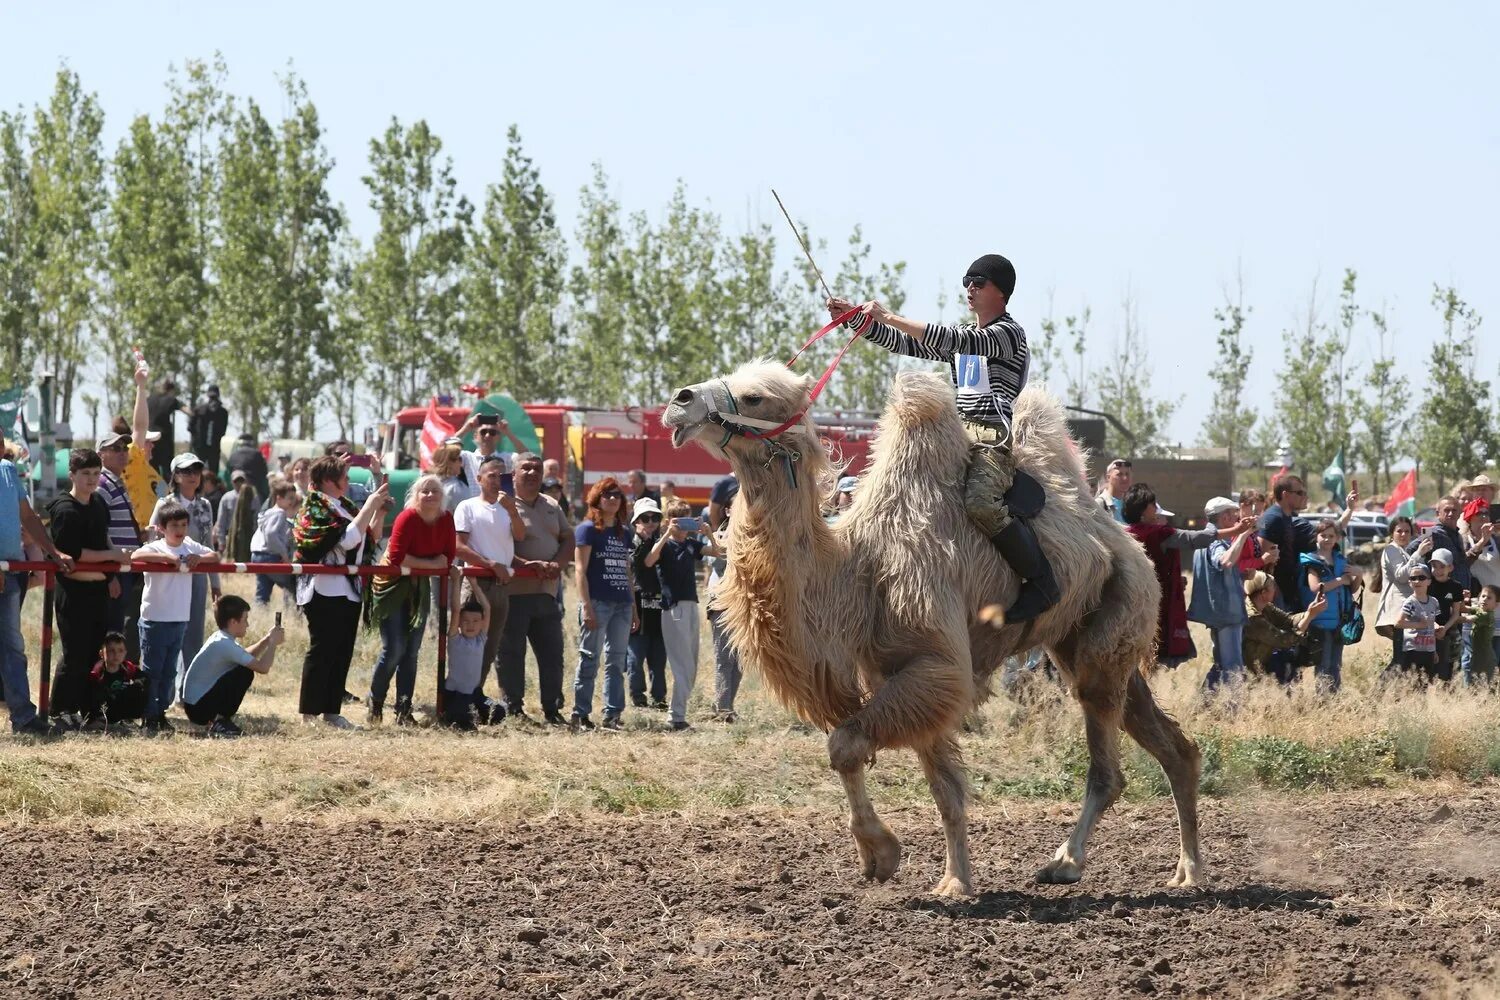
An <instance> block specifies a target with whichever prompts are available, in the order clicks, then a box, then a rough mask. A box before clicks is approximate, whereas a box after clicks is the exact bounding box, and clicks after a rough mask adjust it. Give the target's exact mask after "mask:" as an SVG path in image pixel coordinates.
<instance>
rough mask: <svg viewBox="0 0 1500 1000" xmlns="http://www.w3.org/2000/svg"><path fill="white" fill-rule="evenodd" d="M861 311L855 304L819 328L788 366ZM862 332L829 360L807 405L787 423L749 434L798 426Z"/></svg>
mask: <svg viewBox="0 0 1500 1000" xmlns="http://www.w3.org/2000/svg"><path fill="white" fill-rule="evenodd" d="M859 311H860V310H859V306H855V307H854V308H853V309H850V310H849V311H847V312H845V313H843V314H841V315H839V316H835V317H834V318H833V319H832V320H830V321H829V323H828V325H827V326H825V327H823V329H821V330H819V331H818V332H817V333H815V334H813V335H812V336H811V337H809V338H808V340H807V343H805V344H803V345H802V346H801V347H799V348H797V353H796V354H793V355H792V357H791V360H790V361H788V362H787V363H786V366H787V367H788V368H790V367H792V365H794V364H796V363H797V359H798V358H800V357H802V354H803V352H804V351H806V350H807V349H808V348H809V347H811V346H812V345H814V344H816V343H817V342H818V341H820V340H822V339H823V338H824V337H826V336H828V334H830V333H832V332H833V331H834V330H836V329H838V327H840V326H842V325H843V324H844V323H846V322H847V321H849V320H851V319H853V318H854V317H855V316H858V315H859ZM861 332H862V331H859V330H856V331H854V336H852V337H850V338H849V339H848V340H846V341H845V342H844V346H843V347H840V348H839V352H838V353H837V354H835V355H834V356H833V360H832V361H830V362H828V367H827V368H826V369H824V371H823V376H822V377H821V378H819V379H818V381H817V383H816V384H814V385H813V388H812V392H811V394H809V395H808V397H807V405H806V406H804V407H803V408H802V409H800V410H798V411H797V413H796V414H794V415H793V416H792V417H790V418H789V419H788V420H787V421H786V422H785V423H783V424H779V425H778V426H776V427H773V428H771V429H770V430H768V431H749V432H748V436H750V437H753V438H761V439H765V438H773V437H775V436H776V435H778V434H782V433H785V432H786V431H789V430H791V429H792V428H793V427H795V426H797V422H798V421H800V420H801V419H802V418H803V417H804V416H806V415H807V411H808V410H810V409H811V408H812V405H813V403H815V402H817V401H818V397H819V396H820V395H822V393H823V389H824V388H825V387H826V386H827V385H828V380H829V379H831V378H833V373H834V371H835V370H836V369H837V368H838V366H839V362H841V361H843V360H844V354H845V353H846V352H847V351H848V350H849V348H850V346H851V345H852V344H853V343H854V342H855V341H856V340H858V339H859V338H860V334H861Z"/></svg>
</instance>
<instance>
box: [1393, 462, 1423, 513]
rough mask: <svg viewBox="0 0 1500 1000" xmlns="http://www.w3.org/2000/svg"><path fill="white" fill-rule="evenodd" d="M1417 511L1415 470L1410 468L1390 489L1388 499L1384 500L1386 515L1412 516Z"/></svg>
mask: <svg viewBox="0 0 1500 1000" xmlns="http://www.w3.org/2000/svg"><path fill="white" fill-rule="evenodd" d="M1416 513H1417V470H1416V469H1412V470H1411V471H1410V472H1408V473H1407V474H1406V475H1405V476H1402V477H1401V482H1399V483H1397V484H1396V488H1395V489H1393V490H1391V496H1390V499H1388V500H1386V502H1385V515H1386V517H1395V516H1397V515H1398V514H1401V515H1405V516H1406V517H1414V516H1415V515H1416Z"/></svg>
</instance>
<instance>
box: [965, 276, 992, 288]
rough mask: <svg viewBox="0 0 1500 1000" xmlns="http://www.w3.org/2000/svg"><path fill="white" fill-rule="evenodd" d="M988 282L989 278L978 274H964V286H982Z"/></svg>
mask: <svg viewBox="0 0 1500 1000" xmlns="http://www.w3.org/2000/svg"><path fill="white" fill-rule="evenodd" d="M989 283H990V279H989V278H986V277H984V276H983V275H978V274H966V275H964V287H965V288H983V287H984V286H985V285H988V284H989Z"/></svg>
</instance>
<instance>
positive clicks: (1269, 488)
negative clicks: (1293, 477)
mask: <svg viewBox="0 0 1500 1000" xmlns="http://www.w3.org/2000/svg"><path fill="white" fill-rule="evenodd" d="M1291 471H1292V470H1291V469H1288V468H1287V467H1286V466H1284V465H1283V466H1282V467H1281V469H1280V471H1278V472H1277V473H1276V475H1274V476H1272V477H1271V481H1270V483H1268V484H1267V485H1266V496H1269V497H1274V496H1275V495H1276V481H1277V480H1278V479H1280V478H1281V477H1282V476H1284V475H1286V474H1287V473H1288V472H1291Z"/></svg>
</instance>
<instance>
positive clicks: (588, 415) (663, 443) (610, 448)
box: [380, 393, 876, 505]
mask: <svg viewBox="0 0 1500 1000" xmlns="http://www.w3.org/2000/svg"><path fill="white" fill-rule="evenodd" d="M476 405H477V407H478V408H479V409H480V412H495V413H499V414H500V415H501V416H503V417H504V418H505V419H506V421H507V422H508V423H509V425H510V429H511V431H512V432H513V433H514V434H515V435H516V436H517V437H518V438H519V439H520V440H521V441H522V443H523V444H526V445H527V446H531V445H532V444H533V443H534V444H535V446H536V447H537V449H538V453H539V454H540V455H541V456H542V457H543V458H554V459H557V460H558V461H559V462H561V463H562V465H563V468H564V469H565V470H566V472H567V483H568V485H567V489H566V492H567V493H568V494H569V495H570V496H579V495H582V492H583V491H584V490H587V489H588V487H590V486H592V485H593V484H594V483H596V482H598V481H599V480H600V479H603V478H604V477H605V476H613V477H615V478H616V479H618V480H620V482H622V483H623V482H624V481H625V477H626V475H627V474H628V473H629V472H630V470H632V469H644V470H645V472H646V481H647V482H648V483H650V484H651V485H652V486H653V487H657V488H659V487H660V486H661V484H662V483H664V482H668V481H670V482H672V483H673V484H674V485H675V487H676V490H677V495H678V496H680V497H682V498H683V499H684V500H686V501H687V502H688V503H691V504H694V505H698V504H705V503H707V502H708V495H709V491H710V490H711V489H712V488H713V485H714V483H716V482H718V481H719V479H721V478H722V477H724V476H726V475H728V474H729V464H728V463H727V462H723V461H720V460H718V459H716V458H714V457H712V456H710V455H709V454H708V453H707V452H706V451H704V450H703V449H702V448H698V447H689V448H681V449H677V448H673V447H672V436H671V434H670V432H668V431H667V430H666V429H665V428H663V427H662V425H661V409H660V408H652V409H642V408H640V407H625V408H619V409H608V408H599V407H586V406H569V405H561V404H550V403H526V404H518V403H516V402H515V401H514V400H513V399H511V398H510V397H509V396H508V395H505V394H504V393H496V394H493V395H490V396H487V397H485V398H484V399H482V400H480V401H479V402H478V403H477V404H476ZM470 409H471V408H470V407H468V406H451V405H450V406H444V405H438V406H437V407H436V413H437V416H438V417H439V418H441V419H442V420H443V421H444V422H446V423H448V424H449V425H450V426H453V427H459V426H461V425H462V424H463V422H464V421H465V420H467V419H468V416H469V412H470ZM426 417H427V407H426V406H411V407H407V408H406V409H404V410H402V411H400V412H399V413H397V414H396V415H395V418H394V419H393V420H392V421H391V423H389V424H384V425H382V426H381V428H380V438H381V450H382V453H383V454H384V456H385V463H386V469H387V472H388V474H389V476H390V479H391V492H392V493H393V494H395V495H397V496H398V497H400V496H402V495H404V494H405V492H406V488H407V486H409V485H410V483H411V482H412V481H413V480H415V478H416V475H417V471H418V470H417V464H418V460H417V455H418V454H419V448H418V438H419V436H420V435H421V433H422V424H423V421H424V420H425V419H426ZM813 417H814V420H815V422H816V423H817V425H818V427H819V429H820V431H821V432H822V434H823V438H824V441H825V443H826V444H827V445H828V446H829V448H830V449H831V450H832V451H833V453H834V454H835V455H836V456H838V457H839V458H840V459H841V460H843V461H847V462H848V466H849V474H850V475H858V474H859V472H860V471H861V470H863V468H864V466H865V463H866V461H867V459H868V455H869V449H870V441H871V439H872V438H873V437H874V433H875V425H876V415H875V414H873V413H869V412H864V411H858V412H835V411H829V412H819V413H814V415H813ZM469 444H470V446H472V442H470V443H469ZM398 502H399V501H398Z"/></svg>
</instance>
